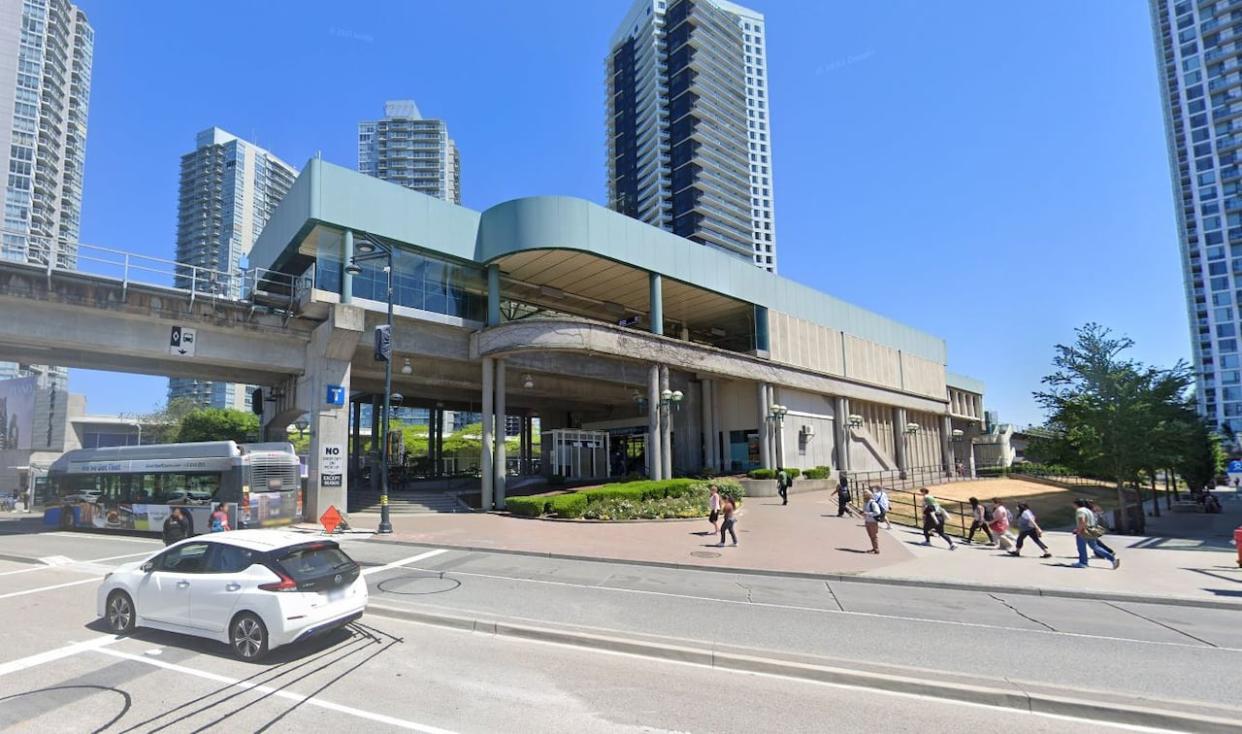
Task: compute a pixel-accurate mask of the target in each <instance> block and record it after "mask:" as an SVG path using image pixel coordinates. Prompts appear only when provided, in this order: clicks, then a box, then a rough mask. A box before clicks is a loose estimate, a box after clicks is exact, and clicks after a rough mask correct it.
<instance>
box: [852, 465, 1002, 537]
mask: <svg viewBox="0 0 1242 734" xmlns="http://www.w3.org/2000/svg"><path fill="white" fill-rule="evenodd" d="M981 468H985V467H976V476H975V477H971V476H970V475H969V474H966V473H965V472H949V471H947V470H946V469H945V467H943V466H922V467H911V468H909V469H906V470H905V471H900V470H896V469H893V470H886V471H871V472H845V476H846V477H847V478H848V480H849V484H850V505H851V506H852V507H854V508H855V509H856V510H859V511H861V508H862V506H863V491H864V490H867V489H871V488H873V487H883V488H884V491H885V493H886V494H887V495H888V501H889V512H888V520H889V521H890V522H894V523H897V524H898V525H909V526H911V527H916V528H922V527H923V495H921V494H919V493H918V489H919V488H920V487H927V488H928V489H929V491H930V492H931V494H932V495H933V496H934V495H935V494H936V491H935V487H936V486H937V485H943V484H949V483H956V482H973V481H979V480H981V479H991V478H993V477H988V476H979V475H978V470H979V469H981ZM987 468H990V467H987ZM936 501H937V503H938V504H939V505H940V506H941V507H942V508H944V511H945V513H946V515H947V518H946V520H945V523H944V531H945V532H946V533H949V534H952V535H958V536H960V537H966V535H967V533H969V532H970V526H971V523H973V522H974V512H973V511H972V510H971V507H970V503H969V502H963V501H961V500H951V499H949V500H946V499H941V498H937V499H936Z"/></svg>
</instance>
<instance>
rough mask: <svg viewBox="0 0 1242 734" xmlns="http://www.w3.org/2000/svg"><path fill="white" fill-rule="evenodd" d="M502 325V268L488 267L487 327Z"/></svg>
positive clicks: (497, 266) (496, 266)
mask: <svg viewBox="0 0 1242 734" xmlns="http://www.w3.org/2000/svg"><path fill="white" fill-rule="evenodd" d="M499 324H500V266H499V265H488V266H487V325H488V326H497V325H499Z"/></svg>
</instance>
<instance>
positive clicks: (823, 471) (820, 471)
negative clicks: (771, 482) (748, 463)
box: [746, 466, 832, 479]
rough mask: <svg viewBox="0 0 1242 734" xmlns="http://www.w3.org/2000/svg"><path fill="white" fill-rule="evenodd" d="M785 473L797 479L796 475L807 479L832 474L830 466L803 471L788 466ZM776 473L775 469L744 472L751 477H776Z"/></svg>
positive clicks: (824, 477)
mask: <svg viewBox="0 0 1242 734" xmlns="http://www.w3.org/2000/svg"><path fill="white" fill-rule="evenodd" d="M785 473H786V474H788V475H789V477H790V478H791V479H797V478H798V477H806V478H807V479H827V478H828V477H829V476H830V475H831V474H832V468H831V467H827V466H817V467H815V468H814V469H807V470H805V471H804V470H802V469H796V468H793V467H789V468H787V469H785ZM776 474H777V470H776V469H751V470H750V471H748V472H746V476H748V477H750V478H751V479H776Z"/></svg>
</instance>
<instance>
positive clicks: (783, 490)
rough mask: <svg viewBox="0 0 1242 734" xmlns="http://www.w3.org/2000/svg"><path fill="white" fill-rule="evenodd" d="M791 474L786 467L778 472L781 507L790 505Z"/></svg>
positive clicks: (777, 485) (777, 482)
mask: <svg viewBox="0 0 1242 734" xmlns="http://www.w3.org/2000/svg"><path fill="white" fill-rule="evenodd" d="M789 484H790V481H789V472H787V471H785V469H784V467H781V468H779V469H777V470H776V492H777V494H779V495H780V496H781V505H787V504H789Z"/></svg>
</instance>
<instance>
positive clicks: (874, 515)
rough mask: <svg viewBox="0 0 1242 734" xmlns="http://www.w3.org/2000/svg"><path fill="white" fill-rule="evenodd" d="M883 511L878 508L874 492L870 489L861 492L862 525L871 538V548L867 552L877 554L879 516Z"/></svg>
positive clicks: (878, 547) (878, 504)
mask: <svg viewBox="0 0 1242 734" xmlns="http://www.w3.org/2000/svg"><path fill="white" fill-rule="evenodd" d="M883 514H884V511H883V510H882V509H880V503H879V502H878V501H876V498H875V493H874V492H872V491H871V490H869V489H868V490H866V491H864V492H863V525H864V526H865V527H866V528H867V537H868V538H870V539H871V550H869V551H867V552H868V553H875V554H879V552H880V518H881V517H882V516H883Z"/></svg>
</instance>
